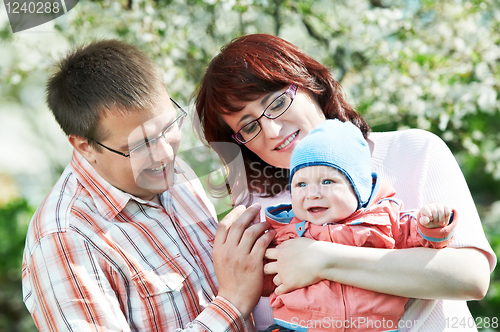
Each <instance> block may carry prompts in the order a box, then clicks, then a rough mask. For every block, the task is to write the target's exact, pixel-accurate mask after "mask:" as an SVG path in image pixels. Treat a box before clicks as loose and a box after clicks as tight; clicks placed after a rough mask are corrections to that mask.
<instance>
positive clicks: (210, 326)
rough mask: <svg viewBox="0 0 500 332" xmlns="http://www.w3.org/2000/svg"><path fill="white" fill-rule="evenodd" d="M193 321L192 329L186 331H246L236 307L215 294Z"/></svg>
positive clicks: (243, 321)
mask: <svg viewBox="0 0 500 332" xmlns="http://www.w3.org/2000/svg"><path fill="white" fill-rule="evenodd" d="M193 323H194V324H190V325H193V326H192V329H191V328H189V329H186V330H185V331H186V332H187V331H189V332H191V331H192V332H195V331H196V332H198V331H211V332H218V331H235V332H236V331H248V330H247V328H246V325H245V320H244V319H243V317H242V316H241V314H240V312H239V311H238V309H236V307H235V306H233V305H232V304H231V303H230V302H229V301H228V300H226V299H224V298H223V297H221V296H217V297H216V298H215V299H214V300H213V301H212V303H210V304H209V305H208V307H207V308H205V310H203V312H202V313H201V314H200V315H199V316H198V317H197V318H196V320H195V321H194V322H193ZM200 327H201V330H200Z"/></svg>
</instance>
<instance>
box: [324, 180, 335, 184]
mask: <svg viewBox="0 0 500 332" xmlns="http://www.w3.org/2000/svg"><path fill="white" fill-rule="evenodd" d="M332 183H333V181H332V180H323V184H332Z"/></svg>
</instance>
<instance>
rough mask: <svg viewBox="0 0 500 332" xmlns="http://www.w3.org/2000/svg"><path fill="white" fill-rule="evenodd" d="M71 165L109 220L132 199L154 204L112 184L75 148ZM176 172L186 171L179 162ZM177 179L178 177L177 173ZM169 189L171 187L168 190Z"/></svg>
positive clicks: (175, 167) (141, 202) (103, 214)
mask: <svg viewBox="0 0 500 332" xmlns="http://www.w3.org/2000/svg"><path fill="white" fill-rule="evenodd" d="M71 167H72V168H73V170H74V172H75V175H76V177H77V179H78V181H79V182H80V183H81V184H82V186H83V187H85V189H86V190H87V191H88V192H89V194H90V195H91V196H92V199H93V201H94V202H95V205H96V207H97V210H98V211H99V214H100V215H102V216H103V217H104V218H106V219H107V220H108V221H112V220H113V219H115V217H116V216H117V215H118V214H119V213H120V212H121V211H122V210H123V209H124V208H125V206H126V205H127V203H128V202H129V201H130V200H135V201H137V202H138V203H140V204H148V205H152V204H154V203H153V202H150V201H145V200H143V199H140V198H138V197H135V196H133V195H131V194H129V193H126V192H124V191H122V190H120V189H118V188H116V187H114V186H112V185H111V184H110V183H108V182H107V181H106V180H104V179H103V178H102V177H101V176H100V175H99V174H98V173H97V171H96V170H95V169H94V168H93V167H92V166H91V165H90V164H89V163H88V161H87V160H85V158H83V157H82V155H80V154H79V153H78V152H77V151H75V150H73V157H72V159H71ZM174 172H175V174H179V173H184V171H183V170H182V169H181V168H180V167H179V166H178V164H177V162H176V165H175V166H174ZM175 179H177V175H176V177H175ZM174 183H175V181H174ZM174 185H175V184H174ZM169 190H170V189H168V190H167V191H166V192H168V191H169ZM166 192H164V193H162V194H160V200H161V196H162V195H164V194H165V193H166Z"/></svg>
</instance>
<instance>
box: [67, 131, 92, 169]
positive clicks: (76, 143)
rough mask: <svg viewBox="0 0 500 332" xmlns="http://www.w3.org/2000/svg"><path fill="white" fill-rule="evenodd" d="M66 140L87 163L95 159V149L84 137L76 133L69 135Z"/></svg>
mask: <svg viewBox="0 0 500 332" xmlns="http://www.w3.org/2000/svg"><path fill="white" fill-rule="evenodd" d="M68 141H69V143H70V144H71V145H73V148H75V150H76V151H78V153H80V154H81V155H82V157H83V158H85V159H86V160H87V161H88V162H89V163H91V164H92V163H93V162H94V161H95V156H94V155H95V153H96V151H95V149H94V148H93V147H92V145H90V144H89V141H88V139H87V138H85V137H81V136H77V135H69V136H68Z"/></svg>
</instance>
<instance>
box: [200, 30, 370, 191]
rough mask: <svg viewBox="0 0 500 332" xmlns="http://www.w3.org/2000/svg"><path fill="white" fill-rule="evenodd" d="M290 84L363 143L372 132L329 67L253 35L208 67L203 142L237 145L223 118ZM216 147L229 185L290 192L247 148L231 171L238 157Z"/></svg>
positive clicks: (282, 176)
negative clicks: (355, 130)
mask: <svg viewBox="0 0 500 332" xmlns="http://www.w3.org/2000/svg"><path fill="white" fill-rule="evenodd" d="M291 83H293V84H295V85H297V86H298V87H300V88H303V89H307V90H309V91H310V92H312V94H313V95H315V96H316V98H317V100H318V103H319V105H320V106H321V108H322V110H323V113H324V114H325V117H326V118H327V119H339V120H341V121H350V122H352V123H354V124H355V125H356V126H358V127H359V128H360V129H361V131H362V132H363V135H364V136H365V138H366V137H367V136H368V133H369V132H370V127H369V126H368V124H367V123H366V122H365V120H364V119H363V118H362V117H361V116H360V115H359V114H358V113H357V112H356V111H355V110H354V109H353V108H352V107H351V106H350V105H349V104H348V103H347V102H346V100H345V98H344V95H343V91H342V87H341V86H340V84H339V83H338V82H337V81H336V80H335V79H334V78H333V77H332V74H331V73H330V71H329V70H328V68H326V67H325V66H324V65H322V64H321V63H319V62H317V61H316V60H314V59H313V58H311V57H310V56H308V55H307V54H305V53H304V52H303V51H302V50H300V49H299V48H298V47H296V46H295V45H293V44H291V43H289V42H287V41H285V40H283V39H281V38H279V37H276V36H272V35H267V34H253V35H247V36H242V37H239V38H236V39H234V40H233V41H232V42H231V43H229V44H227V45H226V46H224V47H223V48H222V49H221V51H220V53H219V54H218V55H217V56H216V57H215V58H213V59H212V61H211V62H210V64H209V66H208V68H207V71H206V72H205V75H204V76H203V79H202V81H201V84H200V86H199V90H198V96H197V97H196V112H197V114H198V117H199V119H200V126H199V127H198V128H197V131H198V133H199V134H200V137H204V138H205V140H206V141H207V142H208V143H209V144H211V143H213V142H232V143H235V141H234V140H233V139H232V137H231V135H232V134H233V131H232V130H231V128H230V127H229V126H228V125H227V124H226V123H224V121H223V120H222V117H221V114H232V113H236V112H239V111H241V109H242V108H243V107H244V105H245V103H247V102H250V101H254V100H256V99H258V98H260V97H262V96H263V95H265V94H268V93H272V92H276V91H279V90H281V89H283V88H285V87H287V86H288V85H289V84H291ZM212 148H214V150H215V151H216V152H217V153H218V154H219V156H220V157H221V159H222V161H223V162H224V163H225V164H226V165H229V169H228V181H229V183H234V182H235V181H237V180H238V179H241V177H242V176H245V177H246V180H247V183H248V189H249V191H250V192H258V193H260V194H262V195H263V196H275V195H277V194H279V193H280V192H282V191H283V190H285V189H286V186H287V185H288V172H287V171H284V170H283V169H281V168H276V167H274V166H272V165H269V164H267V163H266V162H264V161H262V160H261V159H260V158H259V157H258V156H257V155H256V154H254V153H253V152H251V151H250V150H249V149H248V148H247V147H246V146H244V145H242V146H241V151H242V155H243V159H244V162H245V169H244V170H243V169H231V161H232V160H233V159H234V153H230V152H229V153H228V152H227V151H224V149H218V148H217V145H216V144H212ZM264 170H266V172H264ZM269 174H275V175H276V176H271V177H270V176H269ZM277 185H278V186H277ZM276 188H278V189H276ZM212 189H214V191H215V192H218V193H219V194H223V193H224V192H225V193H227V189H226V186H225V185H224V186H223V187H220V188H216V187H213V188H212ZM233 194H235V193H233ZM233 197H234V196H233Z"/></svg>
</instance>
